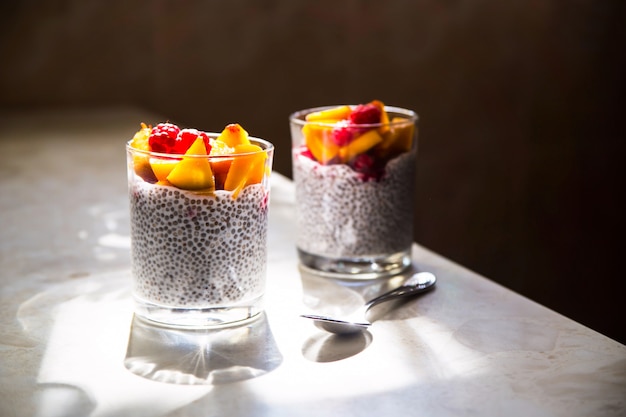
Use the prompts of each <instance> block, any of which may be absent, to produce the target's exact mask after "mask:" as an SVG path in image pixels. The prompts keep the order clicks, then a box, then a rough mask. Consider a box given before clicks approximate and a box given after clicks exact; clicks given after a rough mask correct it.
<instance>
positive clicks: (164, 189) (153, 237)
mask: <svg viewBox="0 0 626 417" xmlns="http://www.w3.org/2000/svg"><path fill="white" fill-rule="evenodd" d="M272 157H273V146H272V144H271V143H269V142H267V141H264V140H262V139H257V138H250V137H249V136H248V133H247V132H246V131H245V130H244V129H243V128H242V127H241V126H240V125H238V124H231V125H227V126H226V128H224V130H223V131H222V133H220V134H214V133H206V132H201V131H198V130H196V129H180V128H179V127H178V126H177V125H174V124H172V123H169V122H168V123H159V124H158V125H157V126H155V127H154V128H153V127H151V126H146V125H145V124H143V123H142V128H141V129H140V130H139V131H138V132H137V133H136V134H135V137H134V138H133V139H132V140H131V141H129V143H128V144H127V161H128V191H129V201H130V229H131V230H130V238H131V269H132V277H133V296H134V298H135V312H136V313H137V314H138V315H139V316H142V317H144V318H147V319H150V320H152V321H156V322H159V323H162V324H167V325H174V326H186V327H190V326H191V327H212V326H222V325H226V324H230V323H235V322H239V321H241V320H245V319H248V318H251V317H254V316H256V315H257V314H258V313H260V312H261V310H262V296H263V293H264V291H265V276H266V264H267V228H268V210H269V193H270V191H269V175H270V172H271V164H272Z"/></svg>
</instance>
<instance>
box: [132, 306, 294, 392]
mask: <svg viewBox="0 0 626 417" xmlns="http://www.w3.org/2000/svg"><path fill="white" fill-rule="evenodd" d="M282 359H283V358H282V355H281V354H280V351H279V350H278V347H277V346H276V342H275V341H274V337H273V336H272V332H271V330H270V328H269V325H268V322H267V317H266V315H265V314H264V313H262V314H261V315H260V317H259V318H257V319H255V320H252V321H250V322H247V323H245V324H242V325H240V326H236V327H227V328H221V329H193V330H188V329H174V328H166V327H161V326H158V325H155V324H153V323H150V322H148V321H146V320H143V319H141V318H140V317H138V316H134V317H133V322H132V327H131V332H130V337H129V340H128V348H127V351H126V358H125V360H124V365H125V366H126V368H127V369H128V370H129V371H131V372H133V373H134V374H136V375H139V376H142V377H144V378H147V379H151V380H154V381H160V382H167V383H173V384H186V385H218V384H227V383H231V382H236V381H242V380H245V379H251V378H256V377H258V376H261V375H264V374H266V373H268V372H271V371H272V370H274V369H276V368H277V367H278V366H279V365H280V364H281V362H282Z"/></svg>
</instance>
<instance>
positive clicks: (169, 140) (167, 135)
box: [148, 123, 180, 153]
mask: <svg viewBox="0 0 626 417" xmlns="http://www.w3.org/2000/svg"><path fill="white" fill-rule="evenodd" d="M179 131H180V129H179V128H178V126H176V125H175V124H172V123H159V124H158V125H156V126H155V127H154V128H153V129H152V132H151V133H150V138H149V139H148V143H149V144H150V150H152V151H153V152H162V153H174V152H172V151H173V149H174V146H175V144H176V136H178V132H179Z"/></svg>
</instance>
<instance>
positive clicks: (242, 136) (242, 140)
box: [216, 123, 250, 148]
mask: <svg viewBox="0 0 626 417" xmlns="http://www.w3.org/2000/svg"><path fill="white" fill-rule="evenodd" d="M216 140H218V141H222V142H224V143H225V144H226V145H227V146H229V147H231V148H234V147H235V146H237V145H249V144H250V139H248V132H246V131H245V129H244V128H243V127H241V125H239V124H238V123H231V124H229V125H227V126H226V127H225V128H224V130H222V133H220V135H219V136H218V137H217V138H216Z"/></svg>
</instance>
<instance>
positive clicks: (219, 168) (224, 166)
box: [211, 158, 233, 190]
mask: <svg viewBox="0 0 626 417" xmlns="http://www.w3.org/2000/svg"><path fill="white" fill-rule="evenodd" d="M232 162H233V158H219V159H212V160H211V170H212V171H213V176H214V177H215V189H216V190H223V189H224V184H225V183H226V176H227V175H228V170H229V169H230V165H231V164H232Z"/></svg>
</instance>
